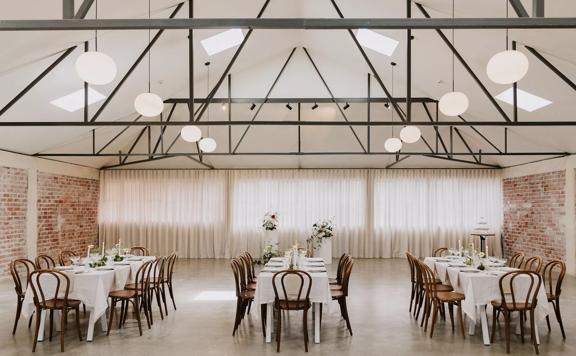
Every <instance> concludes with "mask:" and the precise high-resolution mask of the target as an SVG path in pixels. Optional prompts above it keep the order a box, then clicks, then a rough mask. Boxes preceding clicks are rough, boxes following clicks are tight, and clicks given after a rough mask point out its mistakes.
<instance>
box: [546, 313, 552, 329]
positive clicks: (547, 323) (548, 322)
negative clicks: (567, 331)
mask: <svg viewBox="0 0 576 356" xmlns="http://www.w3.org/2000/svg"><path fill="white" fill-rule="evenodd" d="M546 326H548V332H552V329H551V328H550V317H549V316H548V315H546Z"/></svg>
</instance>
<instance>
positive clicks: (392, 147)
mask: <svg viewBox="0 0 576 356" xmlns="http://www.w3.org/2000/svg"><path fill="white" fill-rule="evenodd" d="M384 149H385V150H386V151H388V152H398V151H400V150H401V149H402V141H400V139H399V138H396V137H392V138H389V139H387V140H386V141H385V142H384Z"/></svg>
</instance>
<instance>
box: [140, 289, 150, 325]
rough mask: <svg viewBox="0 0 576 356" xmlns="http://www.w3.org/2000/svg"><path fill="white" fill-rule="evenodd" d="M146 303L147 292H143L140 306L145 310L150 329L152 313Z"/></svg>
mask: <svg viewBox="0 0 576 356" xmlns="http://www.w3.org/2000/svg"><path fill="white" fill-rule="evenodd" d="M146 305H147V299H146V293H142V297H141V299H140V308H141V309H142V310H144V316H145V317H146V324H147V325H148V329H150V328H151V324H150V314H149V313H148V307H147V306H146Z"/></svg>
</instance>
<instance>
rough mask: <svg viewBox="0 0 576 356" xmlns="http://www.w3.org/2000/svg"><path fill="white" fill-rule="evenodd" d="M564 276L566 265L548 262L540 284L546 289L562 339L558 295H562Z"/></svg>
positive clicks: (547, 318) (564, 336)
mask: <svg viewBox="0 0 576 356" xmlns="http://www.w3.org/2000/svg"><path fill="white" fill-rule="evenodd" d="M565 275H566V264H565V263H564V262H562V261H550V262H548V263H547V264H546V266H544V270H543V271H542V283H543V285H544V288H545V289H546V297H547V299H548V303H552V307H553V308H554V314H556V320H557V321H558V324H559V325H560V331H561V332H562V338H563V339H566V333H565V332H564V324H563V323H562V314H561V313H560V294H561V293H562V281H563V280H564V276H565ZM546 323H547V324H548V331H549V332H550V331H551V330H550V318H549V317H548V316H546Z"/></svg>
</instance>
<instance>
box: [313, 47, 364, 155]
mask: <svg viewBox="0 0 576 356" xmlns="http://www.w3.org/2000/svg"><path fill="white" fill-rule="evenodd" d="M302 49H303V50H304V53H306V57H308V59H309V60H310V63H312V66H313V67H314V70H315V71H316V74H318V77H320V80H321V81H322V83H323V84H324V87H325V88H326V91H328V94H330V97H331V98H334V94H333V93H332V90H331V89H330V87H329V86H328V83H327V82H326V80H325V79H324V76H323V75H322V73H321V72H320V69H318V66H317V65H316V63H315V62H314V60H313V59H312V56H310V53H308V50H307V49H306V47H302ZM333 103H334V104H335V105H336V107H338V111H340V115H342V118H344V121H346V122H349V120H348V117H347V116H346V114H345V113H344V110H342V108H341V107H340V105H338V103H336V102H334V101H333ZM350 131H352V134H353V135H354V137H355V138H356V141H358V144H359V145H360V147H361V148H362V151H364V152H367V150H366V148H365V147H364V144H362V140H360V137H358V134H356V131H355V130H354V128H353V127H352V126H350Z"/></svg>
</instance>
